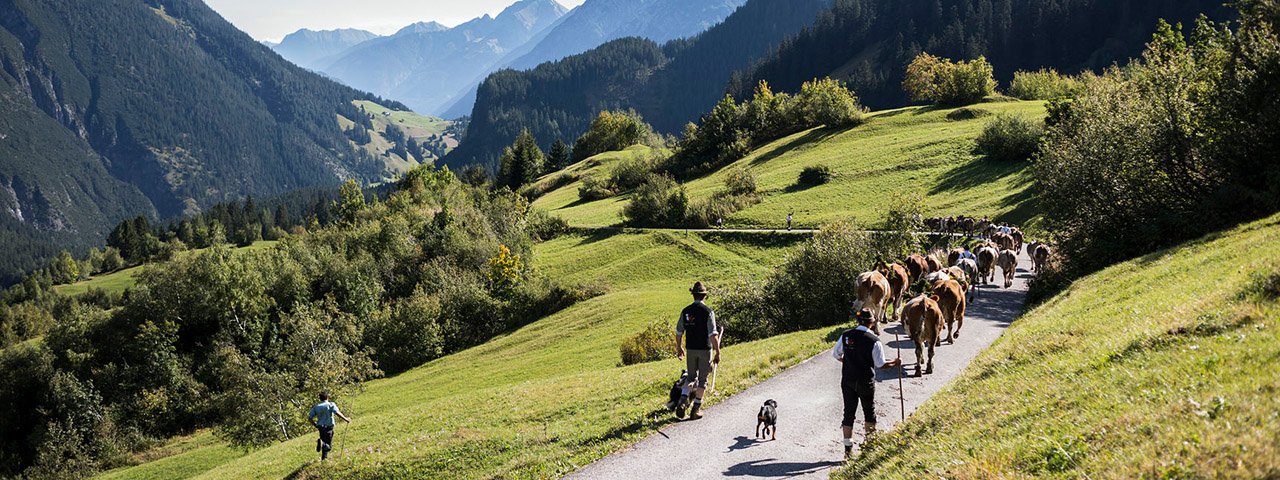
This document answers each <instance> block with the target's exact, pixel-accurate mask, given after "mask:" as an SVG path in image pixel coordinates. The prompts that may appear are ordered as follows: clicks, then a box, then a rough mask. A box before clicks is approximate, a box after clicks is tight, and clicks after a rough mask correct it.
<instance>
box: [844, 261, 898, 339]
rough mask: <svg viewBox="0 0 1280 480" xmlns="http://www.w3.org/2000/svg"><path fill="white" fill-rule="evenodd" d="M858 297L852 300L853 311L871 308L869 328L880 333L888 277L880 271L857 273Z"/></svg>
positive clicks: (887, 295)
mask: <svg viewBox="0 0 1280 480" xmlns="http://www.w3.org/2000/svg"><path fill="white" fill-rule="evenodd" d="M857 293H858V297H857V298H858V299H857V300H856V301H854V302H853V309H854V310H855V311H857V310H861V309H864V308H865V309H868V310H871V317H872V318H873V319H874V321H873V322H871V327H872V328H871V329H872V330H873V331H875V332H876V334H879V333H880V322H882V321H884V316H885V308H886V307H887V306H888V304H889V279H887V278H885V277H884V275H881V274H880V272H876V271H870V272H863V273H862V274H861V275H858V292H857Z"/></svg>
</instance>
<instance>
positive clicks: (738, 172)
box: [724, 167, 756, 195]
mask: <svg viewBox="0 0 1280 480" xmlns="http://www.w3.org/2000/svg"><path fill="white" fill-rule="evenodd" d="M724 191H725V192H728V193H729V194H730V195H754V194H755V193H756V175H755V174H754V173H751V170H747V169H746V168H743V167H734V168H732V169H729V171H728V172H726V174H725V177H724Z"/></svg>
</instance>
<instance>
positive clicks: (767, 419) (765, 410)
mask: <svg viewBox="0 0 1280 480" xmlns="http://www.w3.org/2000/svg"><path fill="white" fill-rule="evenodd" d="M761 426H764V429H763V430H761V428H760V427H761ZM764 434H768V435H769V436H770V440H777V439H778V402H775V401H773V399H769V400H765V401H764V405H763V406H761V407H760V413H757V414H756V438H764Z"/></svg>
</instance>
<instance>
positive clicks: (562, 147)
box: [547, 138, 569, 171]
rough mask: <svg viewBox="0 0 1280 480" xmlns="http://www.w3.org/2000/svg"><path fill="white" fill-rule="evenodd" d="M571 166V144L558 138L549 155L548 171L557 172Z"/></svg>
mask: <svg viewBox="0 0 1280 480" xmlns="http://www.w3.org/2000/svg"><path fill="white" fill-rule="evenodd" d="M567 166H569V144H567V143H564V140H562V139H559V138H557V139H556V143H553V144H551V151H550V152H548V153H547V170H548V171H555V170H559V169H562V168H564V167H567Z"/></svg>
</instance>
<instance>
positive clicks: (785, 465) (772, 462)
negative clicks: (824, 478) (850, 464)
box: [724, 458, 844, 477]
mask: <svg viewBox="0 0 1280 480" xmlns="http://www.w3.org/2000/svg"><path fill="white" fill-rule="evenodd" d="M843 464H844V462H836V461H827V462H779V461H777V459H774V458H770V459H768V460H750V461H746V462H742V463H739V464H737V465H734V466H731V467H729V469H728V470H725V471H724V476H726V477H796V476H800V475H808V474H813V473H817V472H819V471H822V470H825V469H828V468H831V467H836V466H840V465H843Z"/></svg>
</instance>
